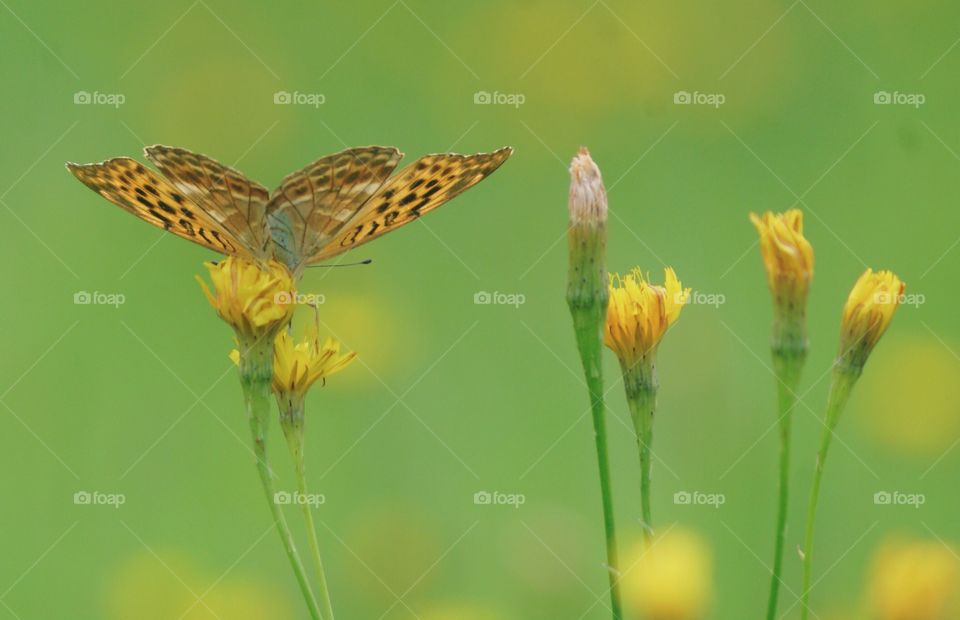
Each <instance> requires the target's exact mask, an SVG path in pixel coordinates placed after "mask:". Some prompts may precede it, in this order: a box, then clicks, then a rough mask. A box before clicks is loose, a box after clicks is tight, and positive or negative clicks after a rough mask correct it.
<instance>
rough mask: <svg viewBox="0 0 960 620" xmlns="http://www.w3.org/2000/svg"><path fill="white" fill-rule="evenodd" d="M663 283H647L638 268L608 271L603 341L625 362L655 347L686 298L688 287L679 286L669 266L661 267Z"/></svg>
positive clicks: (630, 363)
mask: <svg viewBox="0 0 960 620" xmlns="http://www.w3.org/2000/svg"><path fill="white" fill-rule="evenodd" d="M664 283H665V284H664V286H657V285H653V284H649V283H648V282H647V281H646V279H645V278H644V277H643V274H642V273H641V271H640V269H639V268H635V269H633V270H632V271H631V272H630V273H628V274H626V275H625V276H620V275H619V274H611V275H610V302H609V304H608V305H607V321H606V326H605V329H604V343H605V344H606V345H607V346H608V347H609V348H610V349H612V350H613V351H614V353H616V354H617V356H618V357H619V358H620V360H621V362H622V363H624V364H625V365H627V366H633V365H634V364H635V363H636V362H637V361H638V360H640V359H642V358H644V357H646V356H648V355H650V354H652V353H653V352H654V351H655V350H656V348H657V345H658V344H660V340H661V339H662V338H663V335H664V334H665V333H666V331H667V329H668V328H669V327H670V326H671V325H672V324H673V323H674V322H675V321H676V320H677V319H678V318H679V317H680V311H681V310H682V309H683V306H684V304H686V303H687V300H688V299H689V296H690V289H684V288H683V286H682V285H681V284H680V280H679V279H677V274H676V273H675V272H674V271H673V269H671V268H669V267H668V268H666V269H665V270H664Z"/></svg>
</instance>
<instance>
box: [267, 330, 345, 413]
mask: <svg viewBox="0 0 960 620" xmlns="http://www.w3.org/2000/svg"><path fill="white" fill-rule="evenodd" d="M356 357H357V354H356V353H355V352H353V351H351V352H350V353H344V354H341V353H340V342H339V341H337V340H334V339H333V338H327V339H326V341H324V342H323V344H321V343H320V336H319V335H318V334H317V330H316V328H315V327H311V328H310V329H309V330H308V332H307V335H306V337H305V338H304V339H303V340H301V341H300V342H294V340H293V338H291V337H290V334H288V333H287V331H286V330H283V331H281V332H280V333H279V334H277V339H276V340H275V341H274V344H273V391H274V393H276V394H277V396H282V395H283V396H286V395H291V396H294V397H299V398H303V396H304V395H305V394H306V392H307V390H308V389H310V386H312V385H313V384H314V383H316V382H317V381H319V380H320V379H325V378H326V377H328V376H330V375H332V374H334V373H336V372H339V371H341V370H343V369H344V368H346V367H347V366H348V365H349V364H350V363H351V362H352V361H353V360H354V359H355V358H356Z"/></svg>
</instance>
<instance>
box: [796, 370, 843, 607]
mask: <svg viewBox="0 0 960 620" xmlns="http://www.w3.org/2000/svg"><path fill="white" fill-rule="evenodd" d="M856 381H857V375H856V374H851V373H849V372H844V371H843V370H836V369H835V370H834V373H833V381H832V383H831V385H830V395H829V396H828V397H827V413H826V419H825V420H824V428H823V435H822V436H821V438H820V449H819V450H818V451H817V463H816V466H815V469H814V471H813V485H812V486H811V488H810V501H809V503H808V504H807V524H806V532H805V535H804V541H803V588H802V589H801V591H800V593H801V608H800V618H801V619H802V620H807V617H808V614H809V612H810V607H809V604H808V603H809V600H810V579H811V576H812V573H813V561H812V560H813V558H812V551H813V532H814V522H815V520H816V516H817V502H818V501H819V499H820V483H821V481H822V480H823V466H824V463H825V462H826V460H827V450H829V448H830V440H831V439H832V438H833V431H834V429H835V428H836V426H837V420H838V419H839V418H840V413H841V412H842V411H843V408H844V406H846V404H847V399H848V398H849V396H850V390H851V389H852V388H853V385H854V384H855V383H856Z"/></svg>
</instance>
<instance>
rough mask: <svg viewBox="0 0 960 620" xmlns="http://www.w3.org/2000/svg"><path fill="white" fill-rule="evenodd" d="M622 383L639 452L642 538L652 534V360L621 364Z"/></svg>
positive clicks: (654, 394)
mask: <svg viewBox="0 0 960 620" xmlns="http://www.w3.org/2000/svg"><path fill="white" fill-rule="evenodd" d="M621 369H622V370H623V385H624V389H625V391H626V393H627V403H628V404H629V406H630V416H631V417H632V418H633V428H634V430H635V431H636V434H637V451H638V452H639V454H640V512H641V515H642V519H643V538H644V541H645V542H646V543H648V544H649V543H650V542H651V540H652V538H653V518H652V517H651V502H650V465H651V459H650V457H651V455H652V446H653V416H654V412H655V411H656V408H657V380H656V375H655V373H654V366H653V361H652V360H648V359H643V360H641V361H639V362H637V363H636V364H634V365H633V366H632V367H627V366H625V365H623V364H621Z"/></svg>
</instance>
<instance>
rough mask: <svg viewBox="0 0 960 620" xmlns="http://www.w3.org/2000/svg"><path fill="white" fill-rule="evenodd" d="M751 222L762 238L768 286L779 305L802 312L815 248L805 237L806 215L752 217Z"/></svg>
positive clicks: (795, 211)
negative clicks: (804, 217) (804, 219)
mask: <svg viewBox="0 0 960 620" xmlns="http://www.w3.org/2000/svg"><path fill="white" fill-rule="evenodd" d="M750 221H751V222H753V225H754V226H756V228H757V232H758V233H759V234H760V252H761V254H762V255H763V263H764V265H765V266H766V268H767V282H768V283H769V285H770V291H771V292H772V293H773V295H774V299H775V300H776V302H777V305H778V306H779V307H780V308H781V309H787V308H790V307H793V308H794V309H799V310H800V311H801V312H802V310H803V306H804V303H805V302H806V299H807V290H808V289H809V287H810V280H811V278H812V277H813V248H812V247H811V246H810V242H809V241H807V240H806V238H805V237H804V236H803V213H802V212H801V211H800V210H799V209H790V210H788V211H785V212H783V213H772V212H770V211H767V212H766V213H764V214H763V215H762V216H758V215H757V214H755V213H751V214H750Z"/></svg>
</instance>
